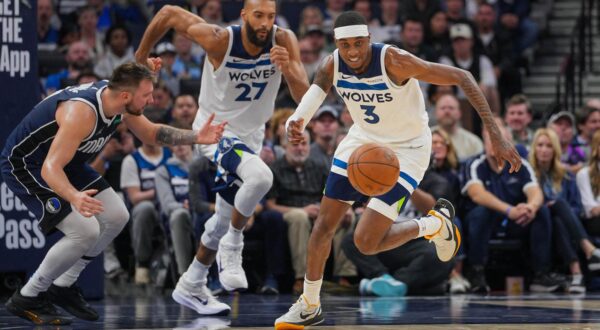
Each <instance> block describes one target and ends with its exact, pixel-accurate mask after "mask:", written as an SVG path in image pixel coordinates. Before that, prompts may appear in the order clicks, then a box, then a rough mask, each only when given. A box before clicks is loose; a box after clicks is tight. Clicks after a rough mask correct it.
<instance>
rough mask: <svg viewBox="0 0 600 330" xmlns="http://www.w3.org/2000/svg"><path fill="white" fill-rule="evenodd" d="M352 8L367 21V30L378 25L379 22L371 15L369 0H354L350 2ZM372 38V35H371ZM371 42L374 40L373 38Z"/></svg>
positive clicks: (371, 9)
mask: <svg viewBox="0 0 600 330" xmlns="http://www.w3.org/2000/svg"><path fill="white" fill-rule="evenodd" d="M352 10H354V11H355V12H357V13H359V14H360V15H361V16H362V17H364V18H365V21H367V25H368V26H369V30H371V28H372V27H375V26H378V25H379V22H377V20H376V19H375V18H374V17H373V8H372V7H371V1H370V0H354V1H353V3H352ZM371 38H373V36H371ZM373 42H376V41H374V40H373Z"/></svg>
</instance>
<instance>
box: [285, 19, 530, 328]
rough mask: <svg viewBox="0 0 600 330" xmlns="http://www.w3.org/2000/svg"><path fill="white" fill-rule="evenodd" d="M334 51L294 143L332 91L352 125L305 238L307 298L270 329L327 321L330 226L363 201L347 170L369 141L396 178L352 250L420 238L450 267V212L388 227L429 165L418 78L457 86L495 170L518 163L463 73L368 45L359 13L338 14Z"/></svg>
mask: <svg viewBox="0 0 600 330" xmlns="http://www.w3.org/2000/svg"><path fill="white" fill-rule="evenodd" d="M334 34H335V43H336V46H337V49H336V50H335V51H334V52H333V54H332V55H330V56H328V57H327V58H325V59H324V61H323V63H322V65H321V67H320V68H319V70H318V71H317V73H316V75H315V80H314V82H313V84H312V85H311V86H310V88H309V90H308V91H307V92H306V95H304V97H303V98H302V101H301V102H300V104H299V105H298V108H297V109H296V112H295V113H294V115H293V116H292V117H291V118H290V119H289V120H288V123H287V125H288V128H287V132H288V137H289V140H290V142H292V143H299V142H301V141H302V140H303V135H302V131H303V130H304V128H305V126H306V123H307V122H308V121H309V120H310V118H311V117H312V116H313V114H314V113H315V111H316V110H317V109H318V108H319V106H320V104H321V103H322V102H323V100H324V99H325V96H326V94H327V93H328V92H329V90H330V89H331V87H332V86H335V88H336V90H337V92H338V94H339V95H340V97H342V99H344V102H345V103H346V106H347V107H348V109H349V111H350V114H351V116H352V119H353V120H354V125H353V126H352V127H351V128H350V131H349V132H348V135H347V136H346V138H344V140H343V141H342V142H341V143H340V145H339V146H338V148H337V150H336V151H335V154H334V159H333V165H332V168H331V172H330V174H329V177H328V179H327V184H326V187H325V194H324V196H323V199H322V201H321V208H320V211H319V215H318V217H317V219H316V221H315V225H314V228H313V230H312V233H311V235H310V240H309V244H308V251H307V272H306V275H305V279H304V293H303V294H302V295H301V296H300V298H299V299H298V301H297V302H296V303H295V304H294V305H292V307H291V308H290V309H289V311H288V312H287V313H286V314H284V315H283V316H281V317H280V318H278V319H277V320H276V321H275V328H276V329H302V328H303V327H304V326H307V325H314V324H318V323H321V322H322V321H323V315H322V311H321V305H320V300H319V292H320V290H321V283H322V276H323V270H324V267H325V262H326V260H327V258H328V256H329V251H330V250H331V240H332V237H333V235H334V233H335V231H336V228H337V226H338V224H339V222H340V220H341V219H342V217H343V216H344V214H345V213H346V211H347V210H348V208H349V207H351V205H352V203H353V202H354V201H357V200H358V199H360V198H361V197H362V195H361V194H360V193H358V192H357V191H356V190H355V189H354V188H353V187H352V186H351V184H350V182H349V181H348V177H347V172H346V167H347V162H348V158H350V155H351V154H352V152H353V151H354V150H355V149H356V148H358V147H360V146H361V145H363V144H366V143H371V142H375V143H379V144H382V145H385V146H387V147H389V148H391V149H392V150H393V151H394V152H395V153H396V155H397V157H398V160H399V162H400V169H401V172H400V177H399V178H398V182H397V184H396V186H395V187H393V188H392V190H391V191H389V192H388V193H386V194H384V195H381V196H376V197H372V198H371V199H370V200H369V202H368V205H367V208H366V209H365V211H364V213H363V215H362V218H361V219H360V221H359V222H358V225H357V227H356V231H355V234H354V242H355V243H356V246H357V247H358V249H359V250H360V251H361V252H362V253H364V254H376V253H379V252H382V251H386V250H389V249H392V248H395V247H397V246H400V245H402V244H404V243H406V242H407V241H409V240H412V239H415V238H418V237H426V238H428V239H429V240H431V241H432V242H433V243H434V244H435V247H436V251H437V255H438V257H439V258H440V259H441V260H442V261H449V260H450V259H452V257H453V256H454V255H455V254H456V252H457V250H458V247H459V245H460V234H459V233H458V230H457V229H456V226H455V225H454V223H453V218H454V208H453V206H452V204H450V202H448V201H446V200H443V199H440V200H438V202H437V203H436V205H435V206H434V208H433V210H431V211H430V212H429V214H428V215H427V216H424V217H422V218H420V219H414V220H412V221H407V222H401V223H394V220H395V219H396V218H397V216H398V213H399V212H400V211H401V210H402V209H403V207H404V205H405V202H406V200H407V199H408V198H410V195H411V194H412V192H413V191H414V189H415V188H416V187H417V186H418V185H419V182H420V181H421V179H422V178H423V175H424V173H425V170H426V169H427V166H428V165H429V159H430V155H431V131H430V130H429V127H428V125H427V122H428V118H427V113H426V112H425V105H424V100H423V95H422V94H421V90H420V88H419V84H418V81H417V80H423V81H426V82H428V83H431V84H437V85H458V86H460V87H461V88H462V89H463V90H464V92H465V94H466V95H467V97H468V98H469V101H470V102H471V104H472V105H473V106H474V107H475V109H477V111H478V112H479V115H480V116H481V118H482V120H483V122H484V124H485V125H486V128H487V130H488V131H489V132H490V133H491V136H492V139H493V142H494V143H493V145H494V147H495V150H494V151H495V155H496V157H497V158H498V160H499V162H498V163H499V164H504V160H508V161H509V162H510V164H511V171H518V170H519V167H520V165H521V163H520V157H519V155H518V154H517V152H516V150H515V149H514V147H513V146H512V145H511V144H510V142H508V141H506V140H505V139H504V138H503V137H502V135H501V133H500V131H499V129H498V127H497V126H496V124H495V122H494V120H493V117H492V113H491V111H490V108H489V105H488V103H487V101H486V100H485V98H484V96H483V94H482V92H481V90H480V89H479V87H478V86H477V82H476V81H475V80H474V79H473V76H472V75H471V74H470V73H469V72H467V71H464V70H461V69H457V68H454V67H449V66H444V65H440V64H435V63H430V62H425V61H423V60H421V59H419V58H417V57H414V56H412V55H410V54H409V53H408V52H406V51H404V50H401V49H398V48H395V47H390V46H388V45H384V44H372V43H371V41H370V35H369V31H368V29H367V23H366V22H365V20H364V18H363V17H362V16H361V15H360V14H358V13H356V12H345V13H342V14H341V15H340V16H338V18H337V19H336V20H335V23H334Z"/></svg>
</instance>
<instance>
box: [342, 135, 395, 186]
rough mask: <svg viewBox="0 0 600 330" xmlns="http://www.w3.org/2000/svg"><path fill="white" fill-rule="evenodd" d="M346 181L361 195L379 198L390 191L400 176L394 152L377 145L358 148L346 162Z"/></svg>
mask: <svg viewBox="0 0 600 330" xmlns="http://www.w3.org/2000/svg"><path fill="white" fill-rule="evenodd" d="M347 170H348V179H349V180H350V183H351V184H352V186H353V187H354V189H356V190H358V191H359V192H360V193H361V194H363V195H367V196H379V195H383V194H385V193H386V192H388V191H390V190H391V189H392V188H393V187H394V185H395V184H396V182H397V181H398V176H399V175H400V163H399V162H398V157H396V154H394V152H393V151H392V150H391V149H390V148H388V147H385V146H382V145H380V144H377V143H368V144H365V145H362V146H360V147H359V148H357V149H356V150H354V152H353V153H352V155H350V159H349V160H348V169H347Z"/></svg>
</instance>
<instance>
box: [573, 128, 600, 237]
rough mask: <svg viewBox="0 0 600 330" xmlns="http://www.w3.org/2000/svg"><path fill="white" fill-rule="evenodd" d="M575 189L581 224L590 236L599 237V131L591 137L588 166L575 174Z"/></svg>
mask: <svg viewBox="0 0 600 330" xmlns="http://www.w3.org/2000/svg"><path fill="white" fill-rule="evenodd" d="M577 187H578V188H579V192H580V193H581V201H582V203H583V211H584V219H585V220H584V222H583V223H584V225H585V227H586V229H587V230H588V232H589V233H590V235H594V236H600V130H598V131H596V133H594V135H593V137H592V143H591V145H590V160H589V163H588V165H587V166H586V167H584V168H582V169H581V170H580V171H579V172H577Z"/></svg>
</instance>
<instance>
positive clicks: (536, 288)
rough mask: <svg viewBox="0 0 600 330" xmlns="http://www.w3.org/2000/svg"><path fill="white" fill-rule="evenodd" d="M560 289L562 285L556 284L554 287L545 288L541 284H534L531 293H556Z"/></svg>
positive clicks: (530, 288) (530, 289)
mask: <svg viewBox="0 0 600 330" xmlns="http://www.w3.org/2000/svg"><path fill="white" fill-rule="evenodd" d="M559 287H560V285H558V284H556V285H553V286H543V285H539V284H532V285H531V286H530V287H529V291H531V292H546V293H547V292H554V291H556V290H557V289H558V288H559Z"/></svg>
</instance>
